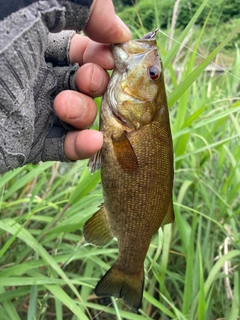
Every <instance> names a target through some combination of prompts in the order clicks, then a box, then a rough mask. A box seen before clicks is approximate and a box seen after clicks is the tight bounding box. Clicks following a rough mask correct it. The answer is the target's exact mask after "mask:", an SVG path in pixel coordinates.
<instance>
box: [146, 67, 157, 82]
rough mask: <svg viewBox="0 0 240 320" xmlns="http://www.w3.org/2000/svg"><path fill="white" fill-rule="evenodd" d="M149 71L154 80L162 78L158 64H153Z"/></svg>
mask: <svg viewBox="0 0 240 320" xmlns="http://www.w3.org/2000/svg"><path fill="white" fill-rule="evenodd" d="M148 73H149V76H150V78H151V79H152V80H158V79H159V78H160V70H159V68H158V67H157V66H151V67H150V68H149V69H148Z"/></svg>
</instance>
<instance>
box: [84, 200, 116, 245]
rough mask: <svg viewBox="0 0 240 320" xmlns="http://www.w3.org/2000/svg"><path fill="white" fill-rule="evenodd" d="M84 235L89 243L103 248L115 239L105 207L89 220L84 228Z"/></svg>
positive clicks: (101, 207) (102, 206)
mask: <svg viewBox="0 0 240 320" xmlns="http://www.w3.org/2000/svg"><path fill="white" fill-rule="evenodd" d="M83 235H84V238H85V240H86V241H87V242H89V243H91V244H93V245H95V246H99V247H102V246H104V245H106V244H107V243H108V242H109V241H110V240H112V238H113V237H114V235H113V233H112V230H111V226H110V222H109V219H108V215H107V212H106V210H105V207H104V205H103V204H102V205H101V206H100V209H99V210H98V211H97V212H96V213H94V215H93V216H92V217H91V218H90V219H88V220H87V222H86V223H85V225H84V227H83Z"/></svg>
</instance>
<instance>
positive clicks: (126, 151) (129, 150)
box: [112, 131, 138, 173]
mask: <svg viewBox="0 0 240 320" xmlns="http://www.w3.org/2000/svg"><path fill="white" fill-rule="evenodd" d="M112 143H113V150H114V154H115V156H116V158H117V161H118V163H119V165H120V166H121V168H122V169H123V170H124V171H125V172H129V173H131V172H135V171H136V170H137V168H138V160H137V156H136V154H135V152H134V149H133V147H132V145H131V142H130V141H129V139H128V136H127V133H126V132H125V131H124V132H123V134H122V135H121V136H120V137H117V138H115V137H112Z"/></svg>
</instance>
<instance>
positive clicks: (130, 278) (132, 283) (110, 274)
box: [95, 263, 144, 312]
mask: <svg viewBox="0 0 240 320" xmlns="http://www.w3.org/2000/svg"><path fill="white" fill-rule="evenodd" d="M143 288H144V270H143V268H142V269H141V270H140V271H139V272H136V273H135V274H126V273H125V272H123V271H122V270H121V269H119V268H118V267H117V264H116V263H115V264H114V265H113V266H112V267H111V268H110V269H109V270H108V271H107V272H106V274H105V275H104V276H103V277H102V279H101V280H100V281H99V282H98V284H97V286H96V288H95V294H96V295H97V296H105V297H110V296H114V297H116V298H121V299H123V301H124V302H125V303H126V304H127V305H128V306H129V307H130V308H132V309H133V310H134V311H136V312H137V311H138V309H139V308H141V304H142V296H143Z"/></svg>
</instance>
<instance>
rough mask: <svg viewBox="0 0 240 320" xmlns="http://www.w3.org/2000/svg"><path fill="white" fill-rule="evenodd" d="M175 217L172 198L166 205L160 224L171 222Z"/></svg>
mask: <svg viewBox="0 0 240 320" xmlns="http://www.w3.org/2000/svg"><path fill="white" fill-rule="evenodd" d="M174 219H175V216H174V211H173V202H172V199H171V201H170V203H169V206H168V210H167V214H166V216H165V218H164V220H163V222H162V226H164V225H165V224H168V223H172V222H173V221H174Z"/></svg>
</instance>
